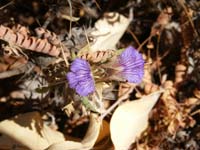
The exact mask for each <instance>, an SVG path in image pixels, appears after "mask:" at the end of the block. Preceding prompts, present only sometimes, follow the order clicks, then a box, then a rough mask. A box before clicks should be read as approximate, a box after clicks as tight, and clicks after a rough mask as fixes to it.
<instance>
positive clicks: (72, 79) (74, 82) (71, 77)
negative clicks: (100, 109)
mask: <svg viewBox="0 0 200 150" xmlns="http://www.w3.org/2000/svg"><path fill="white" fill-rule="evenodd" d="M67 80H68V81H69V86H70V88H75V87H76V85H77V84H78V80H77V78H76V74H74V73H73V72H69V73H68V74H67Z"/></svg>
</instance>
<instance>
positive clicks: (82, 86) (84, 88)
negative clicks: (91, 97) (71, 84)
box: [76, 80, 95, 96]
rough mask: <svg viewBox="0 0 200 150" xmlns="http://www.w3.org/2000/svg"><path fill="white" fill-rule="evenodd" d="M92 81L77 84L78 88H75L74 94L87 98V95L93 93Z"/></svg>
mask: <svg viewBox="0 0 200 150" xmlns="http://www.w3.org/2000/svg"><path fill="white" fill-rule="evenodd" d="M94 90H95V87H94V81H93V80H90V81H82V82H79V86H77V88H76V92H77V93H78V94H79V95H81V96H87V95H88V94H90V93H92V92H94Z"/></svg>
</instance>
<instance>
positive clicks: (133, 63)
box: [119, 46, 144, 83]
mask: <svg viewBox="0 0 200 150" xmlns="http://www.w3.org/2000/svg"><path fill="white" fill-rule="evenodd" d="M119 63H120V65H121V66H122V68H123V69H122V72H121V74H122V76H123V78H124V79H126V80H128V82H131V83H140V82H141V80H142V78H143V76H144V59H143V58H142V55H141V54H140V53H139V52H138V51H137V50H136V49H135V48H133V47H132V46H129V47H128V48H126V49H125V50H124V51H123V52H122V54H121V55H120V57H119Z"/></svg>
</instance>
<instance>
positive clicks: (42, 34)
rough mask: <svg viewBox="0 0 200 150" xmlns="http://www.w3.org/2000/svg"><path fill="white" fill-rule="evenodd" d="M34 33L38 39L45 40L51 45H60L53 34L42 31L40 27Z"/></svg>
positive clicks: (45, 30)
mask: <svg viewBox="0 0 200 150" xmlns="http://www.w3.org/2000/svg"><path fill="white" fill-rule="evenodd" d="M35 32H36V34H37V35H38V36H39V37H41V38H42V39H47V40H48V41H49V42H50V43H51V44H53V45H59V44H60V39H59V38H58V36H57V35H56V34H55V33H54V32H51V31H49V30H47V29H44V28H42V27H39V28H36V29H35Z"/></svg>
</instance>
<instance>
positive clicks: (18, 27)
mask: <svg viewBox="0 0 200 150" xmlns="http://www.w3.org/2000/svg"><path fill="white" fill-rule="evenodd" d="M12 31H13V32H15V33H17V32H18V33H21V34H23V35H26V36H27V35H29V34H30V31H29V29H28V28H27V27H25V26H22V25H20V24H16V25H14V26H13V27H12Z"/></svg>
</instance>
